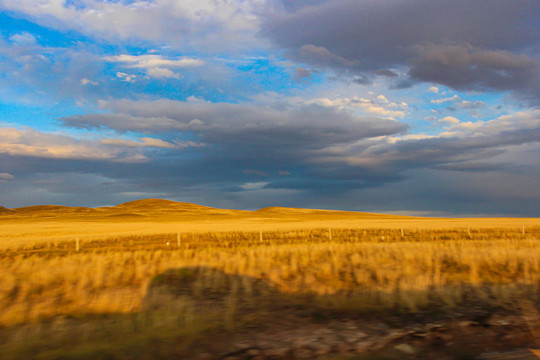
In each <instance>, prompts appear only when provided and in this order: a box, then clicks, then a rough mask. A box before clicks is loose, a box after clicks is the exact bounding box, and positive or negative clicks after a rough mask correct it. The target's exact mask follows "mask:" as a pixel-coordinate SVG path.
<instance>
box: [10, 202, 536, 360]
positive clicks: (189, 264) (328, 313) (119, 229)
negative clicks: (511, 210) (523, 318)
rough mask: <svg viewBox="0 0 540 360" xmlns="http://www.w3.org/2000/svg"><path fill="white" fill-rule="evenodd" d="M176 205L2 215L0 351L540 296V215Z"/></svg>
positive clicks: (453, 308)
mask: <svg viewBox="0 0 540 360" xmlns="http://www.w3.org/2000/svg"><path fill="white" fill-rule="evenodd" d="M135 205H137V206H135ZM160 206H161V207H163V206H165V208H163V209H162V208H160ZM171 206H172V207H174V206H177V205H175V204H171V203H161V202H152V201H146V202H137V203H134V204H132V205H128V206H124V208H122V213H121V214H118V213H114V214H110V212H115V211H117V210H107V211H108V212H107V213H105V211H104V213H103V214H99V213H98V214H94V213H91V214H86V215H85V214H75V215H74V214H67V213H66V212H65V211H64V212H63V211H62V209H59V210H58V211H59V212H58V213H57V214H54V215H51V212H50V211H49V212H47V211H48V209H40V210H39V211H36V212H35V213H32V214H28V212H27V213H25V212H24V211H21V212H18V213H17V212H13V213H9V214H6V215H3V216H0V240H1V243H0V248H1V250H0V257H1V259H2V260H1V262H0V276H1V279H2V281H1V282H0V325H2V329H1V330H0V331H1V335H2V336H0V357H4V358H28V357H36V358H43V359H53V358H89V359H90V358H114V359H115V358H118V359H120V358H126V359H127V358H132V357H133V356H134V355H133V354H134V353H133V352H135V354H137V357H141V358H149V359H150V358H163V359H169V358H170V359H173V358H176V356H179V355H178V354H183V356H184V358H186V356H187V358H190V356H191V355H193V356H194V358H197V357H196V356H195V355H196V353H197V352H196V351H195V350H194V349H198V348H197V346H195V345H193V344H195V343H196V344H205V341H207V339H209V338H213V337H215V336H216V334H235V333H238V332H241V331H244V330H245V329H252V330H251V331H258V330H257V329H259V328H264V327H269V326H272V325H271V324H272V323H273V322H272V319H273V318H275V316H274V315H275V314H280V317H282V316H285V315H284V314H286V313H287V312H290V313H291V314H292V315H291V316H293V317H295V316H299V315H298V311H299V310H298V309H308V310H306V311H308V313H309V314H311V315H310V316H315V315H313V314H319V315H320V316H322V317H323V318H325V319H326V318H347V319H349V318H351V319H352V318H354V319H358V318H361V319H371V320H373V319H378V318H381V319H382V318H387V317H392V316H393V317H410V316H420V317H422V318H423V319H425V318H427V317H433V318H434V319H435V318H440V317H444V316H445V314H446V315H448V316H452V314H454V313H456V312H460V313H464V312H467V311H470V310H471V309H483V311H488V312H495V311H509V312H512V311H514V312H515V311H522V310H523V309H522V308H523V301H528V303H527V304H536V305H537V304H538V298H539V295H540V220H538V219H427V218H412V217H397V216H387V215H376V214H362V213H347V212H331V211H328V212H325V211H308V210H299V209H295V210H290V209H279V208H273V209H265V210H260V211H258V212H242V211H227V210H223V212H224V213H220V211H221V210H217V209H216V211H215V212H216V213H212V211H210V210H206V209H205V208H191V207H189V206H188V205H185V204H184V205H182V206H184V207H183V209H184V210H181V209H179V208H175V209H172V210H171V208H170V207H171ZM167 207H169V209H170V211H171V212H170V213H169V215H163V214H162V213H161V211H163V212H165V213H166V209H167ZM187 208H189V209H191V210H192V212H191V213H189V214H184V215H182V213H181V212H182V211H184V212H185V211H186V210H185V209H187ZM113 209H114V208H113ZM175 211H176V212H175ZM209 211H210V212H209ZM47 214H48V215H47ZM171 214H172V215H171ZM47 216H49V217H47ZM100 216H101V217H100ZM137 216H139V217H140V218H139V219H134V218H135V217H137ZM321 314H324V316H323V315H321ZM253 329H254V330H253ZM205 339H206V340H205ZM155 342H159V343H160V344H162V345H163V344H168V345H166V346H160V347H159V348H160V349H161V350H160V351H162V352H160V353H159V354H157V353H152V351H151V350H150V349H155V346H154V345H153V344H155ZM201 346H202V345H201ZM223 346H225V345H223ZM140 347H142V348H143V349H140ZM203 347H204V346H203ZM163 349H166V350H163ZM62 356H63V357H62ZM208 356H209V357H207V358H213V357H212V356H213V355H208ZM245 358H254V357H249V356H247V357H245Z"/></svg>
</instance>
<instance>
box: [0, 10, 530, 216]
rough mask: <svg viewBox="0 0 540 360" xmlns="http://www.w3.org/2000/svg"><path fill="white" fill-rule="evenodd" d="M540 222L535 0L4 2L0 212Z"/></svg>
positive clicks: (0, 58) (0, 55) (0, 67)
mask: <svg viewBox="0 0 540 360" xmlns="http://www.w3.org/2000/svg"><path fill="white" fill-rule="evenodd" d="M143 198H164V199H170V200H176V201H186V202H193V203H198V204H202V205H207V206H214V207H220V208H234V209H247V210H253V209H258V208H262V207H266V206H287V207H304V208H322V209H343V210H357V211H369V212H381V213H395V214H406V215H419V216H421V215H426V216H535V217H536V216H539V215H540V2H539V1H538V0H512V1H507V0H475V1H470V0H329V1H325V0H296V1H295V0H107V1H102V0H0V205H2V206H5V207H8V208H14V207H21V206H28V205H37V204H59V205H70V206H106V205H116V204H119V203H122V202H126V201H131V200H136V199H143Z"/></svg>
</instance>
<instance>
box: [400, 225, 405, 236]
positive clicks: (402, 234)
mask: <svg viewBox="0 0 540 360" xmlns="http://www.w3.org/2000/svg"><path fill="white" fill-rule="evenodd" d="M401 236H405V234H404V233H403V226H402V227H401Z"/></svg>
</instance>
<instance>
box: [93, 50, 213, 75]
mask: <svg viewBox="0 0 540 360" xmlns="http://www.w3.org/2000/svg"><path fill="white" fill-rule="evenodd" d="M103 59H104V60H106V61H109V62H117V63H121V64H124V66H125V67H127V68H134V69H144V70H146V74H147V75H148V76H150V77H153V78H173V79H180V75H179V74H177V73H175V72H174V71H172V70H171V68H173V69H177V68H189V67H194V66H202V65H204V61H202V60H199V59H194V58H181V59H166V58H164V57H163V56H161V55H155V54H149V55H138V56H135V55H126V54H123V55H116V56H106V57H104V58H103ZM118 74H122V75H124V74H123V73H118ZM128 77H129V76H128V75H127V74H126V75H125V76H123V78H124V79H125V80H126V81H131V79H129V80H128Z"/></svg>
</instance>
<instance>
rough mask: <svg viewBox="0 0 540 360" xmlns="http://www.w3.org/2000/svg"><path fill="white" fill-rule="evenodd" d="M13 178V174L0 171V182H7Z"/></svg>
mask: <svg viewBox="0 0 540 360" xmlns="http://www.w3.org/2000/svg"><path fill="white" fill-rule="evenodd" d="M13 179H15V176H13V175H11V174H8V173H0V184H2V183H7V182H8V181H9V180H13Z"/></svg>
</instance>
